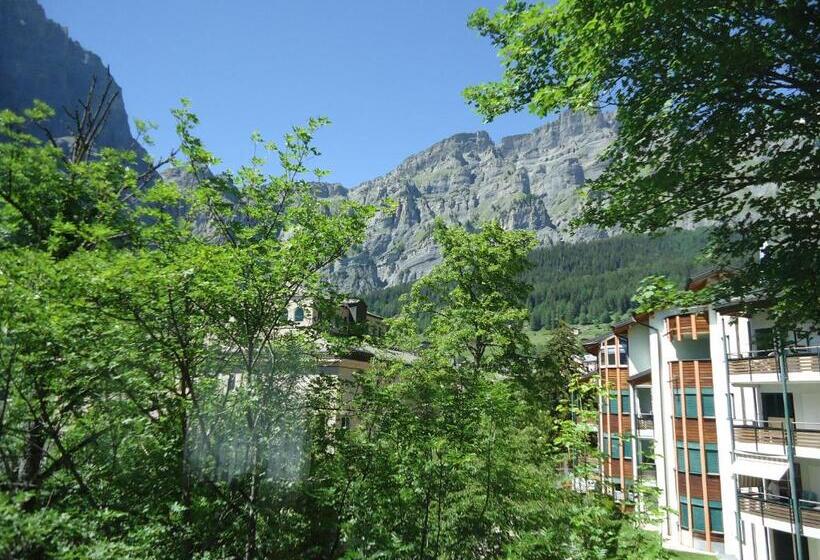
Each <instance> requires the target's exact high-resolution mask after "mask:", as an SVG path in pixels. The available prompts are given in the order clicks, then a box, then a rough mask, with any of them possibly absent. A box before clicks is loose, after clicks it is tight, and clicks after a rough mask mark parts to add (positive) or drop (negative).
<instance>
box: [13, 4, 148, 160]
mask: <svg viewBox="0 0 820 560" xmlns="http://www.w3.org/2000/svg"><path fill="white" fill-rule="evenodd" d="M93 78H96V80H97V84H98V86H97V95H96V97H95V99H96V100H97V101H99V97H100V95H101V94H102V91H103V89H104V87H105V84H106V82H107V81H108V79H109V73H108V67H107V66H105V64H103V62H102V60H101V59H100V57H99V56H97V55H96V54H94V53H93V52H90V51H88V50H86V49H84V48H83V47H82V46H81V45H80V44H79V43H78V42H76V41H74V40H73V39H71V38H70V37H69V35H68V31H67V30H66V29H65V28H64V27H62V26H60V25H59V24H57V23H56V22H54V21H52V20H50V19H48V18H47V17H46V14H45V11H44V10H43V8H42V7H41V6H40V5H39V4H38V3H37V2H36V0H0V109H12V110H13V111H16V112H19V111H22V110H23V109H26V108H28V107H31V105H32V101H33V100H34V99H40V100H42V101H45V102H46V103H48V104H49V105H51V106H52V107H53V108H54V109H55V111H56V113H57V114H56V115H55V116H54V118H53V119H52V120H51V122H49V123H48V126H49V128H50V130H51V132H52V134H54V136H55V137H58V138H59V137H65V136H68V135H69V134H70V132H71V125H70V119H69V117H68V116H67V115H66V114H65V113H64V111H63V107H65V108H66V109H68V110H69V111H74V110H76V109H77V108H78V103H79V101H80V100H85V99H86V97H87V95H88V92H89V87H90V85H91V82H92V79H93ZM111 85H112V92H116V93H118V94H120V93H121V90H120V87H119V85H117V83H116V82H113V83H112V84H111ZM97 143H98V144H99V145H101V146H108V147H112V148H119V149H123V150H126V149H131V150H136V151H137V152H138V153H143V149H142V146H140V145H139V144H138V143H137V142H136V140H135V139H134V137H133V136H132V134H131V130H130V128H129V126H128V115H127V114H126V112H125V104H124V103H123V100H122V95H119V97H118V98H117V99H116V100H115V102H114V104H113V106H112V108H111V113H110V115H109V117H108V121H107V124H106V127H105V129H104V130H103V131H102V132H101V134H100V136H99V137H98V138H97Z"/></svg>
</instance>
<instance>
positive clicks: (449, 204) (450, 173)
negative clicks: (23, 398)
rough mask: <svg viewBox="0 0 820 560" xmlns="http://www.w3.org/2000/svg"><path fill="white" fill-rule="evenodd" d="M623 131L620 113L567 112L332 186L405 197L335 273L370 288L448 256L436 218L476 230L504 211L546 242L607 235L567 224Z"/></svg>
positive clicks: (370, 199) (356, 193)
mask: <svg viewBox="0 0 820 560" xmlns="http://www.w3.org/2000/svg"><path fill="white" fill-rule="evenodd" d="M615 134H616V128H615V123H614V119H613V116H612V115H611V114H603V113H598V114H595V115H587V114H580V113H569V112H567V113H563V114H561V115H560V116H559V117H558V118H557V119H556V120H555V121H553V122H550V123H547V124H545V125H543V126H541V127H540V128H537V129H535V130H534V131H532V132H530V133H528V134H520V135H516V136H509V137H506V138H503V139H502V140H501V141H500V143H498V144H495V143H494V142H493V141H492V140H491V138H490V136H489V135H488V134H487V133H486V132H475V133H466V134H456V135H454V136H451V137H450V138H447V139H445V140H442V141H441V142H438V143H437V144H434V145H433V146H430V147H429V148H427V149H426V150H423V151H421V152H419V153H417V154H415V155H413V156H410V157H409V158H407V159H406V160H404V161H403V162H402V163H401V164H400V165H399V166H398V167H397V168H396V169H394V170H393V171H390V172H389V173H387V174H386V175H384V176H382V177H378V178H376V179H373V180H370V181H366V182H365V183H363V184H361V185H359V186H358V187H356V188H354V189H352V190H350V191H343V190H340V189H339V188H338V186H337V185H328V187H327V191H328V193H327V195H328V196H347V197H350V198H351V199H355V200H358V201H361V202H365V203H368V204H378V203H380V202H381V201H383V200H385V199H387V198H390V199H392V200H393V201H394V202H396V203H397V205H398V208H397V211H396V213H395V214H394V215H392V216H380V217H378V218H377V219H376V220H375V221H374V223H373V224H372V225H371V227H370V229H369V231H368V235H367V240H366V241H365V243H364V245H363V246H362V247H361V249H360V250H359V251H358V252H357V253H356V254H355V255H354V256H352V257H350V258H348V259H346V260H345V261H343V262H341V263H339V264H338V265H337V266H336V267H335V269H334V271H333V275H334V278H335V279H336V280H337V282H338V283H339V284H340V285H342V286H343V287H345V288H347V289H349V290H351V291H354V292H359V293H363V292H366V291H370V290H373V289H376V288H381V287H385V286H392V285H396V284H400V283H404V282H410V281H413V280H415V279H416V278H419V277H420V276H423V275H424V274H426V273H427V272H428V271H429V270H430V269H431V268H432V266H433V265H435V263H436V262H437V261H438V259H439V255H438V253H437V251H436V248H435V246H434V244H433V241H432V239H431V236H430V232H431V229H432V225H433V222H434V221H435V220H436V218H442V219H444V220H445V221H446V222H450V223H459V224H462V225H464V226H465V227H468V228H469V227H474V226H476V225H478V224H479V223H481V222H482V221H486V220H489V219H496V220H499V221H500V222H501V224H503V225H504V226H505V227H507V228H514V229H529V230H532V231H534V232H535V234H536V236H537V238H538V240H539V241H540V243H541V244H542V245H549V244H552V243H555V242H558V241H575V240H580V239H590V238H593V237H601V236H603V235H605V234H604V233H603V232H600V231H595V230H585V231H580V232H577V233H576V234H574V235H572V236H571V235H570V233H569V232H568V223H569V220H570V219H571V218H572V216H573V215H574V214H575V213H576V211H577V209H578V206H579V197H578V187H580V186H581V185H582V184H583V183H584V181H585V180H587V179H594V178H596V177H597V176H598V175H600V173H601V171H602V170H603V165H602V163H601V162H600V161H599V157H598V156H599V155H600V154H601V152H602V151H603V150H604V148H606V146H607V145H608V144H609V143H610V142H611V141H612V140H613V138H614V136H615Z"/></svg>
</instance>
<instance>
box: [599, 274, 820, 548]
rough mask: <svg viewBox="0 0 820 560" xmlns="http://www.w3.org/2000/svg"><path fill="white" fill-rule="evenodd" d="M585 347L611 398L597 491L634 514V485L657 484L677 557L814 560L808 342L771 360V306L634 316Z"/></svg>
mask: <svg viewBox="0 0 820 560" xmlns="http://www.w3.org/2000/svg"><path fill="white" fill-rule="evenodd" d="M708 281H709V278H700V279H698V280H697V281H696V282H691V283H690V286H689V288H690V289H693V290H696V289H699V288H700V287H702V286H703V285H705V284H706V283H708ZM584 346H585V349H586V350H587V352H589V353H590V355H591V356H594V357H595V358H592V361H591V364H592V368H593V369H596V370H597V371H596V373H595V374H594V375H596V376H597V378H598V380H599V382H600V383H601V385H602V387H605V388H606V389H605V397H604V398H602V399H600V402H599V416H598V418H599V424H598V445H599V448H600V450H601V451H602V452H603V453H604V454H605V460H604V461H603V464H602V466H601V473H600V475H601V482H602V487H603V491H606V492H609V493H611V494H612V495H613V497H614V498H615V499H617V500H621V501H624V502H627V503H629V502H631V501H633V500H635V497H636V496H635V493H634V491H633V490H634V487H635V483H636V481H637V480H642V481H643V482H646V483H648V484H652V485H655V486H657V488H658V490H659V492H660V494H659V504H658V505H659V506H661V507H662V508H664V509H665V510H666V511H667V512H668V513H665V514H664V515H663V521H662V523H661V526H660V527H659V530H660V531H661V534H662V536H663V538H664V540H665V542H666V543H667V545H668V546H670V547H672V548H683V549H689V550H698V551H706V552H712V553H715V554H716V555H717V556H718V557H720V558H733V559H742V560H790V559H792V558H798V557H800V556H798V553H801V554H802V558H803V560H820V497H818V495H820V339H818V337H817V335H816V333H806V332H800V331H798V332H793V333H790V335H789V340H787V341H784V343H783V346H784V348H783V351H782V352H776V351H775V348H774V336H773V331H772V323H771V321H770V320H769V319H768V318H767V315H766V311H765V309H763V308H762V307H761V309H760V310H759V311H758V312H755V313H753V314H744V313H743V311H742V308H741V306H739V305H736V304H732V303H727V304H722V305H708V306H699V307H692V308H688V309H666V310H663V311H658V312H655V313H651V314H646V315H641V316H635V317H632V318H630V319H629V320H627V321H623V322H621V323H618V324H615V325H613V326H612V332H611V334H609V335H607V336H605V337H603V338H601V339H598V340H595V341H590V342H588V343H586V344H585V345H584ZM588 359H589V356H588ZM798 535H799V536H800V537H799V539H798V538H797V537H798ZM797 547H801V549H802V550H799V551H798V550H797Z"/></svg>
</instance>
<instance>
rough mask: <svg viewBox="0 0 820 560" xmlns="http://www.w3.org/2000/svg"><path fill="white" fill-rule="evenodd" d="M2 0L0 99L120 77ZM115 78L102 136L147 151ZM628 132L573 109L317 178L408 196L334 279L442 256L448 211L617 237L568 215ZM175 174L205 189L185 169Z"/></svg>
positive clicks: (415, 269) (381, 281) (327, 189)
mask: <svg viewBox="0 0 820 560" xmlns="http://www.w3.org/2000/svg"><path fill="white" fill-rule="evenodd" d="M0 7H2V10H0V33H2V34H3V37H4V40H3V41H2V42H0V107H3V108H11V109H13V110H16V111H21V110H23V109H25V108H27V107H29V106H30V105H31V104H32V101H33V99H35V98H37V99H41V100H43V101H45V102H46V103H48V104H50V105H52V106H53V107H55V108H56V109H58V111H59V109H60V108H61V107H62V106H65V105H68V106H69V107H73V106H76V103H77V102H79V100H81V99H85V97H86V95H87V94H88V91H89V84H90V82H91V80H92V78H94V77H96V78H97V79H98V80H99V81H102V80H105V79H106V78H107V77H108V76H109V73H108V68H107V67H106V66H105V64H104V63H103V61H102V59H101V58H100V57H99V56H98V55H96V54H94V53H93V52H91V51H88V50H86V49H84V48H83V47H82V45H81V44H80V43H78V42H77V41H75V40H73V39H71V37H70V36H69V34H68V32H67V31H66V29H65V28H64V27H62V26H60V25H59V24H58V23H56V22H54V21H52V20H50V19H49V18H48V17H47V16H46V14H45V11H44V10H43V8H42V7H41V6H40V5H39V4H38V3H37V2H36V0H0ZM111 80H112V83H111V85H112V90H113V91H114V92H116V93H117V94H118V98H117V99H116V100H115V103H114V106H113V108H112V112H111V114H110V116H109V119H108V122H107V126H106V127H105V130H104V131H103V133H102V134H101V135H100V136H99V137H98V138H97V142H98V145H102V146H110V147H114V148H119V149H132V150H135V151H136V152H137V153H138V155H142V154H144V153H145V152H144V149H143V147H142V146H141V145H140V144H139V143H138V142H137V140H136V139H135V138H134V136H133V134H132V133H131V129H130V126H129V122H128V115H127V113H126V110H125V104H124V102H123V100H122V96H121V95H120V94H121V89H120V87H119V85H117V83H116V81H113V78H111ZM49 126H50V127H51V128H52V130H53V132H54V134H55V136H64V135H67V134H69V133H70V130H71V126H70V122H67V121H66V117H65V115H63V114H62V113H59V112H58V114H57V115H56V116H55V117H54V119H52V122H51V123H49ZM616 132H617V131H616V124H615V119H614V115H613V114H611V113H594V114H586V113H567V112H565V113H562V114H560V115H558V116H557V118H555V119H554V120H552V121H550V122H547V123H544V124H543V125H541V126H539V127H537V128H535V129H533V130H531V131H530V132H526V133H522V134H515V135H510V136H505V137H502V138H501V139H499V141H498V142H494V141H493V139H492V138H491V137H490V135H489V134H488V133H487V132H486V131H484V130H479V131H474V132H459V133H455V134H452V135H450V136H448V137H446V138H443V139H441V140H439V141H438V142H435V143H433V144H431V145H430V146H428V147H427V148H425V149H422V150H420V151H418V152H416V153H415V154H411V155H409V156H408V157H406V158H405V159H403V160H402V161H401V162H400V163H399V164H398V165H397V166H396V167H394V168H393V169H391V170H389V171H388V172H386V173H384V174H382V175H380V176H378V177H375V178H373V179H369V180H367V181H363V182H362V183H360V184H359V185H356V186H355V187H352V188H350V189H347V188H345V187H343V186H342V185H339V184H338V183H316V193H317V195H318V196H322V197H326V198H335V197H341V198H349V199H351V200H356V201H359V202H363V203H366V204H374V205H380V204H381V203H383V202H384V201H385V200H386V199H392V200H393V201H395V203H396V212H395V213H394V214H391V215H387V214H379V215H377V216H376V217H375V218H374V219H373V221H372V223H371V224H370V225H369V227H368V231H367V235H366V239H365V241H364V243H363V244H362V245H361V246H360V247H358V248H356V250H355V251H352V252H351V254H350V255H349V256H347V257H346V258H344V259H342V260H341V261H340V262H337V263H335V264H334V265H333V266H332V268H331V269H330V270H329V277H330V279H331V280H332V281H334V282H335V283H336V284H337V285H338V286H339V287H340V288H341V289H343V290H346V291H349V292H354V293H363V292H366V291H372V290H374V289H379V288H384V287H387V286H393V285H398V284H404V283H408V282H412V281H414V280H415V279H417V278H419V277H421V276H423V275H424V274H426V273H427V272H428V271H429V270H430V269H431V268H432V267H433V266H434V265H435V264H436V263H437V262H438V260H439V258H440V256H439V253H438V250H437V248H436V246H435V244H434V242H433V240H432V236H431V235H430V233H431V232H432V227H433V223H434V222H435V221H436V220H438V219H441V220H444V221H445V222H448V223H454V224H460V225H462V226H464V227H465V228H467V229H474V228H476V227H478V226H479V225H480V224H481V223H482V222H485V221H487V220H491V219H494V220H497V221H499V222H500V223H501V224H502V226H504V227H506V228H508V229H528V230H532V231H534V232H535V235H536V238H537V239H538V241H539V244H540V245H541V246H549V245H552V244H555V243H559V242H567V241H569V242H573V241H577V240H585V239H593V238H598V237H604V236H607V235H609V233H610V232H605V231H599V230H595V229H592V228H584V229H581V230H579V231H577V232H571V231H570V230H569V228H568V225H569V222H570V220H571V219H572V217H573V216H575V215H576V214H577V212H578V208H579V206H580V202H581V201H580V197H579V188H580V187H582V186H583V185H584V184H585V183H586V182H587V181H588V180H591V179H595V178H596V177H597V176H599V175H600V173H601V172H602V171H603V168H604V163H602V161H601V158H600V156H601V154H602V153H603V151H604V150H605V149H606V147H607V146H608V145H609V144H610V143H611V142H612V140H613V139H614V137H615V135H616ZM163 176H164V177H166V178H168V179H172V180H174V181H177V182H179V183H180V184H181V185H182V186H184V187H185V188H193V187H194V184H193V183H192V178H191V177H187V176H185V174H184V173H174V172H172V173H167V172H166V173H164V174H163Z"/></svg>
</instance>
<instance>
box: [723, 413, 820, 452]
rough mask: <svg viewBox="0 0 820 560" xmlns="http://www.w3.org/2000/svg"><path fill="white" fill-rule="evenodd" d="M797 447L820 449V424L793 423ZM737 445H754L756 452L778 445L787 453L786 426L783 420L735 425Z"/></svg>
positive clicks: (757, 421)
mask: <svg viewBox="0 0 820 560" xmlns="http://www.w3.org/2000/svg"><path fill="white" fill-rule="evenodd" d="M792 432H793V435H794V446H795V447H813V448H818V449H820V424H818V423H817V422H792ZM734 434H735V442H736V443H745V444H754V447H755V451H762V452H765V451H768V450H770V449H766V448H765V447H764V448H762V449H761V446H770V445H776V446H779V447H780V448H781V449H782V450H783V452H784V453H785V452H786V426H785V424H784V422H783V420H777V421H767V420H756V421H753V422H749V423H743V424H738V423H736V424H735V425H734Z"/></svg>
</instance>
